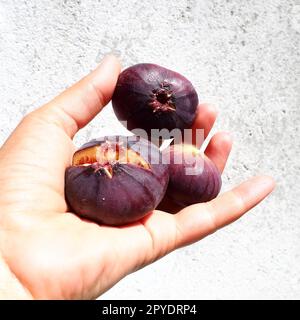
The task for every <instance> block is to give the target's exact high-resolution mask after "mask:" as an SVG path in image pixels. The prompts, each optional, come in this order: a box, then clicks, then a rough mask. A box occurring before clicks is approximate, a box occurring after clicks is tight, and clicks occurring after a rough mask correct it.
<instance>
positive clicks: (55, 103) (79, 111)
mask: <svg viewBox="0 0 300 320" xmlns="http://www.w3.org/2000/svg"><path fill="white" fill-rule="evenodd" d="M119 73H120V64H119V62H118V60H117V58H116V57H114V56H112V55H108V56H106V57H105V58H104V59H103V60H102V62H101V63H100V65H99V66H98V67H97V68H96V69H95V70H94V71H92V72H91V73H90V74H88V75H87V76H86V77H84V78H83V79H81V80H80V81H79V82H77V83H76V84H74V85H73V86H72V87H70V88H69V89H67V90H66V91H64V92H63V93H61V94H60V95H59V96H57V97H56V98H55V99H53V100H52V101H51V102H49V103H48V104H46V105H45V106H43V107H41V108H39V109H37V110H35V111H34V112H33V113H34V115H35V116H37V117H41V118H43V119H45V120H46V121H48V122H54V123H56V124H59V125H60V126H61V127H63V129H64V130H65V131H66V133H67V134H68V135H69V136H70V137H73V136H74V134H75V133H76V132H77V131H78V129H80V128H82V127H84V126H85V125H86V124H88V123H89V122H90V121H91V120H92V119H93V118H94V117H95V116H96V115H97V114H98V113H99V112H100V111H101V109H102V108H103V107H104V106H105V105H106V104H107V103H108V102H109V100H110V99H111V97H112V94H113V92H114V89H115V85H116V82H117V79H118V76H119Z"/></svg>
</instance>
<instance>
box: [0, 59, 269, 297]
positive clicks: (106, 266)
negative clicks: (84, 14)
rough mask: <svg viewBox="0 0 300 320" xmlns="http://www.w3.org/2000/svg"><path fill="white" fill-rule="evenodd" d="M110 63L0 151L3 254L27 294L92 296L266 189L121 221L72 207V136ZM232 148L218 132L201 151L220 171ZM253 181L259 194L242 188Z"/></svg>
mask: <svg viewBox="0 0 300 320" xmlns="http://www.w3.org/2000/svg"><path fill="white" fill-rule="evenodd" d="M111 60H112V58H111ZM110 63H111V66H110V68H108V67H106V69H105V66H104V67H103V66H102V76H101V74H100V75H99V74H97V73H96V75H95V74H94V75H93V74H91V75H89V76H88V77H87V78H86V79H84V80H82V81H81V82H80V83H78V84H77V85H75V86H74V87H73V88H71V89H69V90H68V91H66V92H65V93H63V94H62V95H61V96H59V97H58V98H56V99H55V100H53V101H52V102H51V103H50V104H48V105H46V106H44V107H43V108H41V109H39V110H37V111H36V112H33V113H32V114H30V115H29V116H28V117H26V118H25V119H24V120H23V121H22V122H21V123H20V125H19V126H18V127H17V129H16V130H15V132H14V133H13V134H12V136H11V137H10V138H9V139H8V141H7V142H6V143H5V144H4V146H3V147H2V148H1V149H0V167H1V169H2V170H1V172H2V173H1V174H0V180H1V184H0V194H1V198H0V206H1V209H2V212H1V215H0V218H1V219H0V226H2V227H3V228H2V229H3V230H4V231H3V232H2V233H1V234H0V235H1V237H0V253H1V254H2V255H3V257H4V259H5V261H6V263H7V265H8V266H9V268H10V270H11V271H12V273H13V274H14V275H15V276H16V277H17V279H18V280H19V281H20V282H21V284H22V285H23V286H24V287H25V288H26V289H27V290H28V291H29V293H30V294H31V295H32V296H33V297H37V298H94V297H97V296H98V295H99V294H101V293H102V292H104V291H105V290H107V289H108V288H110V287H111V286H113V285H114V284H115V283H116V282H117V281H119V280H120V279H121V278H122V277H124V276H125V275H127V274H128V273H130V272H133V271H135V270H137V269H139V268H141V267H143V266H144V265H146V264H149V263H151V262H152V261H154V260H155V259H158V258H159V257H161V256H163V255H165V254H167V253H168V252H170V251H172V250H174V249H176V248H178V247H180V246H183V245H186V244H189V243H192V242H195V241H197V240H199V239H201V238H203V237H204V236H206V235H208V234H209V233H211V232H214V231H215V230H217V229H218V228H219V227H222V226H223V225H226V224H227V223H229V222H231V221H233V220H235V219H237V218H238V217H239V216H241V215H242V214H243V213H244V212H245V211H247V210H248V209H249V208H250V207H251V206H253V205H255V204H256V203H257V202H259V201H260V200H262V199H263V198H264V197H265V196H266V194H267V193H269V192H270V190H271V189H272V185H273V183H272V182H271V181H270V179H262V178H261V179H256V180H253V181H250V182H246V183H244V184H243V185H241V186H240V187H239V188H237V189H235V190H234V191H231V192H228V193H226V194H224V195H222V196H220V197H219V198H218V199H217V200H213V201H212V202H210V203H208V204H202V205H200V204H198V205H193V206H190V207H187V208H185V209H183V210H181V211H180V212H179V213H177V214H176V215H171V214H169V213H166V212H163V211H155V212H153V213H151V214H149V215H148V216H147V217H145V218H144V219H142V220H141V221H139V222H137V223H134V224H131V225H128V226H124V227H108V226H100V225H98V224H96V223H93V222H89V221H85V220H82V219H80V218H78V217H77V216H76V215H75V214H73V213H71V212H68V207H67V204H66V202H65V198H64V172H65V168H66V167H67V166H68V165H69V164H70V161H71V157H72V154H73V152H74V146H73V143H72V140H71V138H70V137H72V136H73V135H74V133H75V132H76V131H77V130H78V127H81V126H83V125H85V124H86V123H88V121H89V120H90V119H91V118H92V117H93V116H95V115H96V114H97V112H99V109H100V108H101V105H104V104H105V103H106V102H107V101H108V100H109V98H110V96H111V93H112V91H113V88H114V84H115V81H116V78H117V74H118V66H117V64H116V61H115V60H113V61H110ZM105 72H106V74H105ZM97 81H98V83H96V84H95V82H97ZM91 83H92V85H91ZM97 86H99V87H100V89H99V90H101V94H100V92H96V89H95V88H96V87H97ZM86 97H89V98H86ZM68 105H69V107H68ZM70 105H72V106H74V105H75V106H77V107H78V109H79V108H80V110H83V111H82V114H78V112H77V113H76V107H75V110H72V109H71V108H70ZM68 108H69V109H68ZM201 110H202V112H201V116H200V115H199V116H198V118H197V120H196V121H195V127H196V128H197V127H199V128H204V129H205V133H206V135H207V133H208V132H209V130H210V128H211V126H212V124H213V122H214V119H215V112H214V111H213V110H212V109H211V108H208V107H207V106H202V107H201ZM84 111H85V112H84ZM230 147H231V142H230V140H229V139H228V136H227V135H226V134H217V135H216V136H215V137H214V138H213V139H212V140H211V142H210V143H209V145H208V148H207V150H206V152H207V154H208V155H209V156H210V157H211V158H212V160H213V161H214V162H215V163H216V165H217V166H218V167H219V169H220V170H221V171H222V169H223V168H224V166H225V162H226V159H227V156H228V154H229V151H230ZM253 184H256V189H257V192H256V193H255V192H253V191H252V192H248V191H249V190H250V189H251V187H252V186H253ZM259 185H261V188H260V187H259ZM164 208H166V209H167V210H168V211H170V210H172V211H173V210H174V205H172V204H170V203H169V202H167V201H164ZM169 209H170V210H169Z"/></svg>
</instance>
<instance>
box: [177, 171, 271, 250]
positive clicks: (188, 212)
mask: <svg viewBox="0 0 300 320" xmlns="http://www.w3.org/2000/svg"><path fill="white" fill-rule="evenodd" d="M274 186H275V184H274V180H273V179H272V178H270V177H267V176H260V177H254V178H252V179H250V180H248V181H246V182H244V183H242V184H241V185H239V186H238V187H236V188H234V189H232V190H231V191H228V192H226V193H224V194H222V195H220V196H219V197H217V198H216V199H214V200H212V201H210V202H207V203H203V204H195V205H192V206H189V207H187V208H185V209H183V210H181V211H180V212H179V213H178V214H177V215H175V217H176V220H177V230H178V233H177V234H178V236H177V241H176V247H180V246H184V245H187V244H190V243H193V242H195V241H198V240H200V239H202V238H204V237H205V236H207V235H209V234H211V233H213V232H215V231H217V230H218V229H220V228H222V227H224V226H226V225H228V224H229V223H232V222H233V221H235V220H237V219H239V218H240V217H241V216H242V215H243V214H244V213H246V212H247V211H248V210H250V209H251V208H252V207H254V206H255V205H257V204H258V203H259V202H261V201H262V200H263V199H264V198H265V197H266V196H267V195H268V194H269V193H270V192H271V191H272V190H273V189H274Z"/></svg>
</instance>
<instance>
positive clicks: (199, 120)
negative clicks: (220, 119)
mask: <svg viewBox="0 0 300 320" xmlns="http://www.w3.org/2000/svg"><path fill="white" fill-rule="evenodd" d="M216 118H217V110H216V108H215V107H214V106H212V105H211V104H207V103H203V104H199V106H198V109H197V115H196V118H195V121H194V123H193V126H192V131H193V132H192V142H193V144H194V145H195V146H197V147H198V148H199V147H200V146H201V145H202V143H203V141H204V139H205V138H206V137H207V136H208V134H209V132H210V130H211V128H212V126H213V124H214V122H215V120H216ZM197 129H198V130H197ZM199 129H200V130H203V135H201V132H200V130H199Z"/></svg>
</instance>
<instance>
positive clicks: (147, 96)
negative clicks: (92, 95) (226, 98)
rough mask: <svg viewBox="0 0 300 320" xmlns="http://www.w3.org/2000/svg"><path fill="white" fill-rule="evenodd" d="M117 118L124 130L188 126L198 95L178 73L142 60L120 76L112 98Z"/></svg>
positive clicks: (149, 130)
mask: <svg viewBox="0 0 300 320" xmlns="http://www.w3.org/2000/svg"><path fill="white" fill-rule="evenodd" d="M112 105H113V109H114V112H115V114H116V116H117V118H118V119H119V120H120V121H127V129H129V130H133V129H144V130H145V131H146V132H147V134H148V135H149V134H150V133H151V129H159V130H161V129H164V128H165V129H168V130H170V131H171V130H173V129H175V128H177V129H180V130H181V131H182V130H183V129H186V128H190V127H191V125H192V123H193V121H194V119H195V116H196V111H197V106H198V95H197V92H196V90H195V88H194V87H193V85H192V83H191V82H190V81H189V80H188V79H186V78H185V77H184V76H182V75H181V74H179V73H177V72H175V71H172V70H169V69H166V68H164V67H161V66H159V65H156V64H150V63H141V64H136V65H134V66H131V67H129V68H127V69H125V70H124V71H123V72H121V74H120V75H119V78H118V82H117V85H116V88H115V91H114V94H113V97H112Z"/></svg>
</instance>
